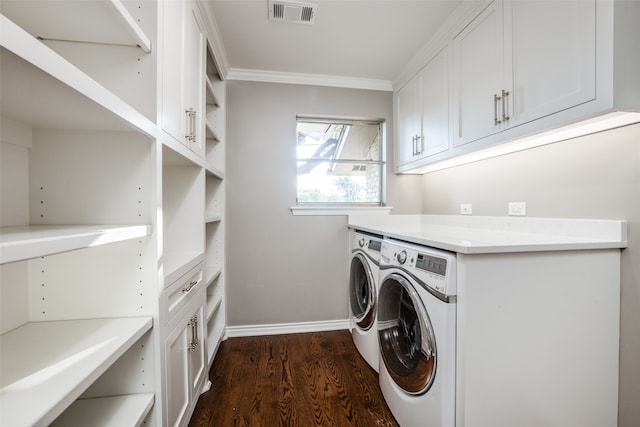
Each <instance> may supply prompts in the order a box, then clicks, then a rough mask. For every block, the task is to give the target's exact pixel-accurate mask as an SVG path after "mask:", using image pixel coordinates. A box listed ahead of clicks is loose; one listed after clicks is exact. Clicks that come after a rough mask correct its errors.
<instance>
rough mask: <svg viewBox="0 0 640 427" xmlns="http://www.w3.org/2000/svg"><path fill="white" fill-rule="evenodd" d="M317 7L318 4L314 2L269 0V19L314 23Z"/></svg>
mask: <svg viewBox="0 0 640 427" xmlns="http://www.w3.org/2000/svg"><path fill="white" fill-rule="evenodd" d="M317 8H318V5H317V4H313V3H301V2H292V1H280V0H269V20H270V21H280V22H293V23H296V24H313V22H314V21H315V19H316V9H317Z"/></svg>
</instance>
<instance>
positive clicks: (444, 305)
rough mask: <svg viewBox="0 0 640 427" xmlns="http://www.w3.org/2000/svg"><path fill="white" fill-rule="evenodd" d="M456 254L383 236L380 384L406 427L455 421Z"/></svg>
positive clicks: (443, 425)
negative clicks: (387, 238)
mask: <svg viewBox="0 0 640 427" xmlns="http://www.w3.org/2000/svg"><path fill="white" fill-rule="evenodd" d="M455 295H456V254H455V253H451V252H445V251H442V250H439V249H434V248H429V247H424V246H417V245H413V244H409V243H405V242H401V241H395V240H384V241H383V242H382V250H381V257H380V290H379V295H378V322H377V328H378V338H379V343H380V370H379V374H380V377H379V378H380V389H381V390H382V394H383V395H384V398H385V400H386V402H387V404H388V406H389V409H390V410H391V412H392V413H393V415H394V417H395V418H396V420H397V421H398V423H399V424H400V426H402V427H417V426H439V427H453V426H454V425H455V414H456V404H455V401H456V394H455V384H456V296H455Z"/></svg>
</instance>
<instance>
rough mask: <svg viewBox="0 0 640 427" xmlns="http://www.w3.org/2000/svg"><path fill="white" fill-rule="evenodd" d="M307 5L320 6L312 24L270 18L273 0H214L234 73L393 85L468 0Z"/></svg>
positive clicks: (332, 0)
mask: <svg viewBox="0 0 640 427" xmlns="http://www.w3.org/2000/svg"><path fill="white" fill-rule="evenodd" d="M308 2H309V3H314V4H317V6H318V7H317V12H316V16H315V22H314V23H313V24H296V23H288V22H274V21H270V20H269V7H268V1H267V0H208V1H207V2H206V3H208V4H209V5H210V6H211V8H210V10H211V12H212V13H213V19H214V20H215V24H214V27H216V28H217V32H218V35H219V37H220V41H219V43H218V45H219V47H220V48H221V49H222V50H223V55H224V56H225V62H226V68H227V70H225V71H226V73H225V74H227V75H228V77H227V78H230V79H231V78H234V77H236V78H240V79H241V78H243V76H244V78H245V79H250V80H262V79H264V80H277V79H278V78H279V79H281V80H287V79H289V80H291V82H296V81H299V82H304V81H308V80H309V79H314V78H315V79H316V80H320V79H322V78H325V79H333V80H334V81H338V80H342V81H344V82H347V81H351V82H354V83H355V82H356V81H361V82H362V81H365V82H368V84H369V85H370V86H372V87H375V86H376V85H377V84H378V85H379V88H385V87H386V88H387V90H391V84H392V82H393V81H394V80H395V79H396V78H397V77H398V76H399V74H400V73H401V71H402V69H403V68H404V67H405V66H406V65H407V63H408V62H409V61H410V60H411V58H412V57H413V56H414V55H415V54H416V53H417V52H418V51H419V50H420V48H422V47H423V46H424V45H425V44H426V42H427V41H428V40H429V39H430V38H431V37H432V36H433V35H434V33H435V32H436V30H437V29H438V28H439V27H440V26H441V25H442V23H443V22H444V21H445V20H446V18H447V17H448V16H449V15H450V14H451V13H452V12H453V11H454V9H455V8H456V7H457V6H458V5H459V4H460V3H461V2H462V0H308ZM345 85H348V84H345ZM355 86H357V85H355Z"/></svg>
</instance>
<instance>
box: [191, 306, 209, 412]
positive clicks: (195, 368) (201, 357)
mask: <svg viewBox="0 0 640 427" xmlns="http://www.w3.org/2000/svg"><path fill="white" fill-rule="evenodd" d="M189 320H190V329H191V332H190V333H191V334H192V340H193V341H192V343H193V344H194V345H191V347H189V348H188V351H187V353H188V354H187V357H188V359H189V392H190V396H191V401H192V402H196V401H197V400H198V396H199V395H200V387H201V384H202V381H201V380H202V376H203V375H205V373H206V372H205V349H206V345H205V333H204V327H205V324H204V322H205V321H204V306H203V305H200V306H199V307H198V310H196V312H195V313H194V314H193V316H192V317H191V318H190V319H189ZM194 323H195V324H194Z"/></svg>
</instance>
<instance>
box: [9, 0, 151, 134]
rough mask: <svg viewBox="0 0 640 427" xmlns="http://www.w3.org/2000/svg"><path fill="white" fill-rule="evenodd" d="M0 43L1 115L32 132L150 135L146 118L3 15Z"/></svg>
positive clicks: (149, 125) (149, 122)
mask: <svg viewBox="0 0 640 427" xmlns="http://www.w3.org/2000/svg"><path fill="white" fill-rule="evenodd" d="M20 3H30V2H20ZM82 3H83V4H84V2H82ZM89 3H91V2H89ZM38 4H40V3H38ZM52 4H53V3H52ZM55 4H57V2H55ZM0 45H1V46H2V49H0V50H1V54H0V63H1V64H2V73H1V75H2V89H3V92H2V111H1V112H0V114H2V115H3V116H6V117H9V118H11V119H13V120H16V121H18V122H21V123H24V124H26V125H30V126H32V127H37V128H47V129H99V130H122V131H131V130H134V131H138V132H141V133H143V134H145V135H147V136H149V137H154V135H155V134H156V126H155V124H154V123H153V122H151V121H150V120H149V119H148V118H147V117H145V116H144V115H143V114H141V113H140V112H138V111H137V110H135V109H134V108H133V107H131V106H130V105H129V104H127V103H126V102H124V101H123V100H122V99H120V98H119V97H117V96H116V95H114V94H113V93H112V92H110V91H109V90H107V89H106V88H105V87H104V86H102V85H100V84H99V83H97V82H96V81H95V80H94V79H92V78H91V77H90V76H88V75H87V74H85V73H84V72H82V71H81V70H80V69H78V68H77V67H76V66H74V65H73V64H71V63H70V62H69V61H67V60H66V59H65V58H63V57H62V56H60V55H59V54H57V53H56V52H54V51H53V50H51V49H50V48H49V47H47V46H46V45H44V44H43V43H41V42H40V41H38V40H37V39H35V38H34V37H32V36H31V35H30V34H29V33H27V32H25V31H24V30H23V29H22V28H20V27H19V26H17V25H16V24H15V23H13V22H12V21H11V20H9V19H7V18H6V17H5V16H3V15H0ZM52 105H56V106H60V107H61V108H51V106H52Z"/></svg>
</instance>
